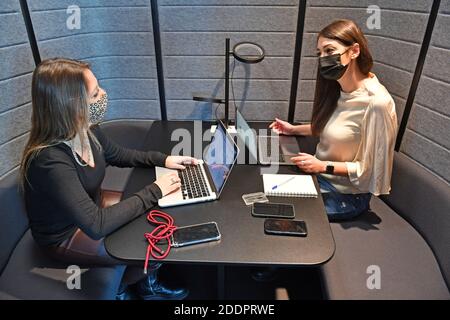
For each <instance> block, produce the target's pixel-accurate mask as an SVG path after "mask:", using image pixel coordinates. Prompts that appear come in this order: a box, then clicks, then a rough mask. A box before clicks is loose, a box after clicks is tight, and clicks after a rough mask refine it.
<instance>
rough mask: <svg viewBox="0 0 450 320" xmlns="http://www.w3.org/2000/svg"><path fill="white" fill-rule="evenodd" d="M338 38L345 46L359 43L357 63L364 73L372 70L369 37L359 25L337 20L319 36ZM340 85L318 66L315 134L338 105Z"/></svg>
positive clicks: (314, 104)
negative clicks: (329, 78) (323, 73)
mask: <svg viewBox="0 0 450 320" xmlns="http://www.w3.org/2000/svg"><path fill="white" fill-rule="evenodd" d="M319 37H324V38H327V39H332V40H337V41H339V42H341V43H342V44H343V45H344V46H347V47H349V46H351V45H353V44H355V43H358V44H359V48H360V54H359V56H358V57H357V58H356V63H357V64H358V67H359V69H360V71H361V72H362V73H363V74H364V75H368V74H369V72H370V70H372V66H373V59H372V55H371V54H370V52H369V47H368V44H367V39H366V37H365V36H364V34H363V32H362V31H361V29H360V28H359V27H358V25H357V24H356V23H355V22H353V21H352V20H336V21H334V22H332V23H331V24H329V25H328V26H326V27H325V28H323V29H322V31H320V32H319V34H318V36H317V40H319ZM340 89H341V87H340V85H339V82H337V81H336V80H327V79H325V78H323V77H322V76H321V75H320V73H319V66H318V68H317V81H316V90H315V94H314V103H313V112H312V119H311V129H312V132H313V134H314V135H316V136H317V135H320V133H321V132H322V130H323V128H324V127H325V125H326V124H327V122H328V120H329V119H330V117H331V115H332V114H333V112H334V110H336V107H337V101H338V99H339V96H340Z"/></svg>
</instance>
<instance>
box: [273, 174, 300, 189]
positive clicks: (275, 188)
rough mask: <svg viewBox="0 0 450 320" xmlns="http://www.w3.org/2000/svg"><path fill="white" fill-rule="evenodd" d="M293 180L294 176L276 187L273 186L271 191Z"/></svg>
mask: <svg viewBox="0 0 450 320" xmlns="http://www.w3.org/2000/svg"><path fill="white" fill-rule="evenodd" d="M294 178H295V176H294V177H290V178H289V179H287V180H286V181H284V182H282V183H280V184H278V185H274V186H273V187H272V190H275V189H276V188H278V187H279V186H282V185H283V184H285V183H288V182H289V181H291V180H292V179H294Z"/></svg>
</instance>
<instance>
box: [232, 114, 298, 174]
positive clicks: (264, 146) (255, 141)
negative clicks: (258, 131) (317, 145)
mask: <svg viewBox="0 0 450 320" xmlns="http://www.w3.org/2000/svg"><path fill="white" fill-rule="evenodd" d="M236 131H237V133H238V136H239V138H240V139H241V140H243V141H244V143H245V145H246V146H247V148H248V150H249V152H250V154H251V156H252V157H253V158H254V159H257V160H258V161H259V163H261V164H265V165H269V164H276V165H295V164H294V163H293V162H292V161H291V157H293V156H296V155H298V153H299V152H300V147H299V145H298V143H297V139H296V138H295V137H293V136H280V135H270V136H263V135H261V136H257V135H255V132H254V131H253V130H251V129H250V126H249V125H248V123H247V121H246V120H245V118H244V117H243V116H242V114H241V112H240V111H239V110H237V109H236Z"/></svg>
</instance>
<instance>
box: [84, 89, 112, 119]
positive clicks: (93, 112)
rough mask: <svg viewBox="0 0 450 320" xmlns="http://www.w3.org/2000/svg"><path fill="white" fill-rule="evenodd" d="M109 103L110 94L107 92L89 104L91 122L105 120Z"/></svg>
mask: <svg viewBox="0 0 450 320" xmlns="http://www.w3.org/2000/svg"><path fill="white" fill-rule="evenodd" d="M107 105H108V95H107V94H106V92H105V94H104V95H103V96H102V97H101V98H100V99H98V100H97V101H96V102H94V103H91V104H90V105H89V122H90V123H91V124H96V123H99V122H101V121H102V120H103V118H104V117H105V113H106V107H107Z"/></svg>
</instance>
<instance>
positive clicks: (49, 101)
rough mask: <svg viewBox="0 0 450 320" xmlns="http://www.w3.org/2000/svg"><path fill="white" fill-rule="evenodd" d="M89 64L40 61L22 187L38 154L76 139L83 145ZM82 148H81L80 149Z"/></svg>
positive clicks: (21, 177)
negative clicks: (85, 72)
mask: <svg viewBox="0 0 450 320" xmlns="http://www.w3.org/2000/svg"><path fill="white" fill-rule="evenodd" d="M89 68H90V67H89V64H87V63H85V62H82V61H77V60H71V59H64V58H53V59H48V60H44V61H42V62H41V63H40V64H39V65H38V66H37V68H36V69H35V70H34V72H33V79H32V84H31V98H32V116H31V130H30V136H29V138H28V142H27V144H26V145H25V149H24V151H23V155H22V160H21V164H20V180H21V186H22V188H23V187H24V186H25V181H28V179H27V171H28V168H29V166H30V163H31V161H32V159H33V158H34V157H36V156H37V155H38V154H39V152H40V151H41V150H42V149H44V148H47V147H49V146H52V145H55V144H58V143H60V142H62V141H67V140H71V139H73V138H74V137H75V136H76V135H77V134H78V135H79V137H80V139H81V142H82V144H83V143H84V141H86V139H87V136H86V132H87V135H88V136H90V137H93V138H94V141H96V144H97V142H98V141H97V139H95V137H94V135H93V134H92V133H91V132H90V130H89V114H88V100H87V92H86V84H85V78H84V75H83V72H84V71H85V70H86V69H89ZM83 147H84V146H83Z"/></svg>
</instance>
